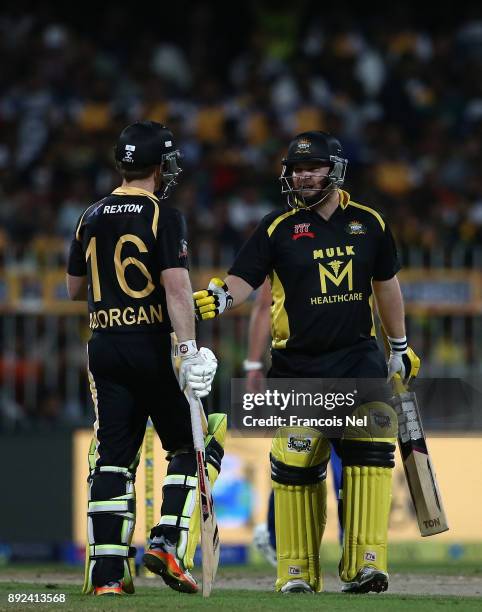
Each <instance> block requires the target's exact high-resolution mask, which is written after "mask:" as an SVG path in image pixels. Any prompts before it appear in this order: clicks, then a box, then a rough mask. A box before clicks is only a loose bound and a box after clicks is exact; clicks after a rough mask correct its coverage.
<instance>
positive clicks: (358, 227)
mask: <svg viewBox="0 0 482 612" xmlns="http://www.w3.org/2000/svg"><path fill="white" fill-rule="evenodd" d="M345 230H346V232H347V233H348V234H366V233H367V228H366V227H365V226H364V225H363V223H360V221H350V223H349V224H348V225H347V226H346V227H345Z"/></svg>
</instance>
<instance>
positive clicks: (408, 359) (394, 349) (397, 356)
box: [387, 336, 420, 385]
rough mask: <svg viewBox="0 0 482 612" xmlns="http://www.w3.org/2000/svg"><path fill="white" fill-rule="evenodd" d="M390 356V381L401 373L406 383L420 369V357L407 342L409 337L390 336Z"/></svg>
mask: <svg viewBox="0 0 482 612" xmlns="http://www.w3.org/2000/svg"><path fill="white" fill-rule="evenodd" d="M388 341H389V342H390V357H389V359H388V378H387V380H388V381H390V380H391V379H392V378H393V377H394V376H395V374H399V375H400V378H401V379H402V380H403V383H404V384H405V385H408V383H409V382H410V379H412V378H415V377H416V376H417V374H418V371H419V370H420V358H419V357H418V355H416V354H415V353H414V352H413V350H412V349H411V348H410V347H409V346H408V344H407V338H406V336H404V337H403V338H390V337H389V338H388Z"/></svg>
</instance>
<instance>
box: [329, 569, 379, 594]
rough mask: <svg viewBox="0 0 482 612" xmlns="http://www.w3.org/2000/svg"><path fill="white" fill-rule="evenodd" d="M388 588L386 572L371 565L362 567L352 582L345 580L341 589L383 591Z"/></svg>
mask: <svg viewBox="0 0 482 612" xmlns="http://www.w3.org/2000/svg"><path fill="white" fill-rule="evenodd" d="M387 589H388V574H387V573H386V572H382V570H379V569H376V568H375V567H371V566H370V565H369V566H367V567H362V568H361V570H360V571H359V572H358V574H357V575H356V576H355V578H354V579H353V581H352V582H346V583H345V584H344V585H343V586H342V588H341V590H342V592H343V593H370V592H371V591H373V592H374V593H383V591H386V590H387Z"/></svg>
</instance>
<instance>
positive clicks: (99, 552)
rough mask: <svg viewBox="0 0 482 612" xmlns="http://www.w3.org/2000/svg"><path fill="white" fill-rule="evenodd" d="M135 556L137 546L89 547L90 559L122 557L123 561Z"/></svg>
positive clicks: (106, 545) (92, 545)
mask: <svg viewBox="0 0 482 612" xmlns="http://www.w3.org/2000/svg"><path fill="white" fill-rule="evenodd" d="M135 556H136V548H135V546H127V545H123V544H91V545H90V546H89V558H90V559H101V558H103V557H121V558H123V559H129V558H134V557H135Z"/></svg>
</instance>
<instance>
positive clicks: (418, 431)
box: [392, 374, 449, 536]
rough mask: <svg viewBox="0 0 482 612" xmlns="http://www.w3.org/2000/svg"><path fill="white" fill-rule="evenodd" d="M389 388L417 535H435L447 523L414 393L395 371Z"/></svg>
mask: <svg viewBox="0 0 482 612" xmlns="http://www.w3.org/2000/svg"><path fill="white" fill-rule="evenodd" d="M392 388H393V392H394V396H393V398H392V405H393V407H394V409H395V411H396V413H397V417H398V446H399V448H400V454H401V456H402V462H403V468H404V470H405V476H406V478H407V484H408V488H409V489H410V495H411V497H412V501H413V505H414V507H415V513H416V515H417V521H418V527H419V529H420V535H422V536H431V535H436V534H437V533H442V532H443V531H447V530H448V528H449V526H448V523H447V517H446V515H445V511H444V508H443V504H442V496H441V494H440V489H439V486H438V484H437V478H436V476H435V470H434V467H433V463H432V459H431V457H430V453H429V452H428V448H427V441H426V438H425V434H424V431H423V426H422V419H421V417H420V410H419V408H418V404H417V397H416V395H415V393H413V392H411V391H409V390H408V389H407V387H406V386H405V385H404V384H403V381H402V379H401V378H400V376H399V375H398V374H395V376H394V377H393V379H392Z"/></svg>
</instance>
